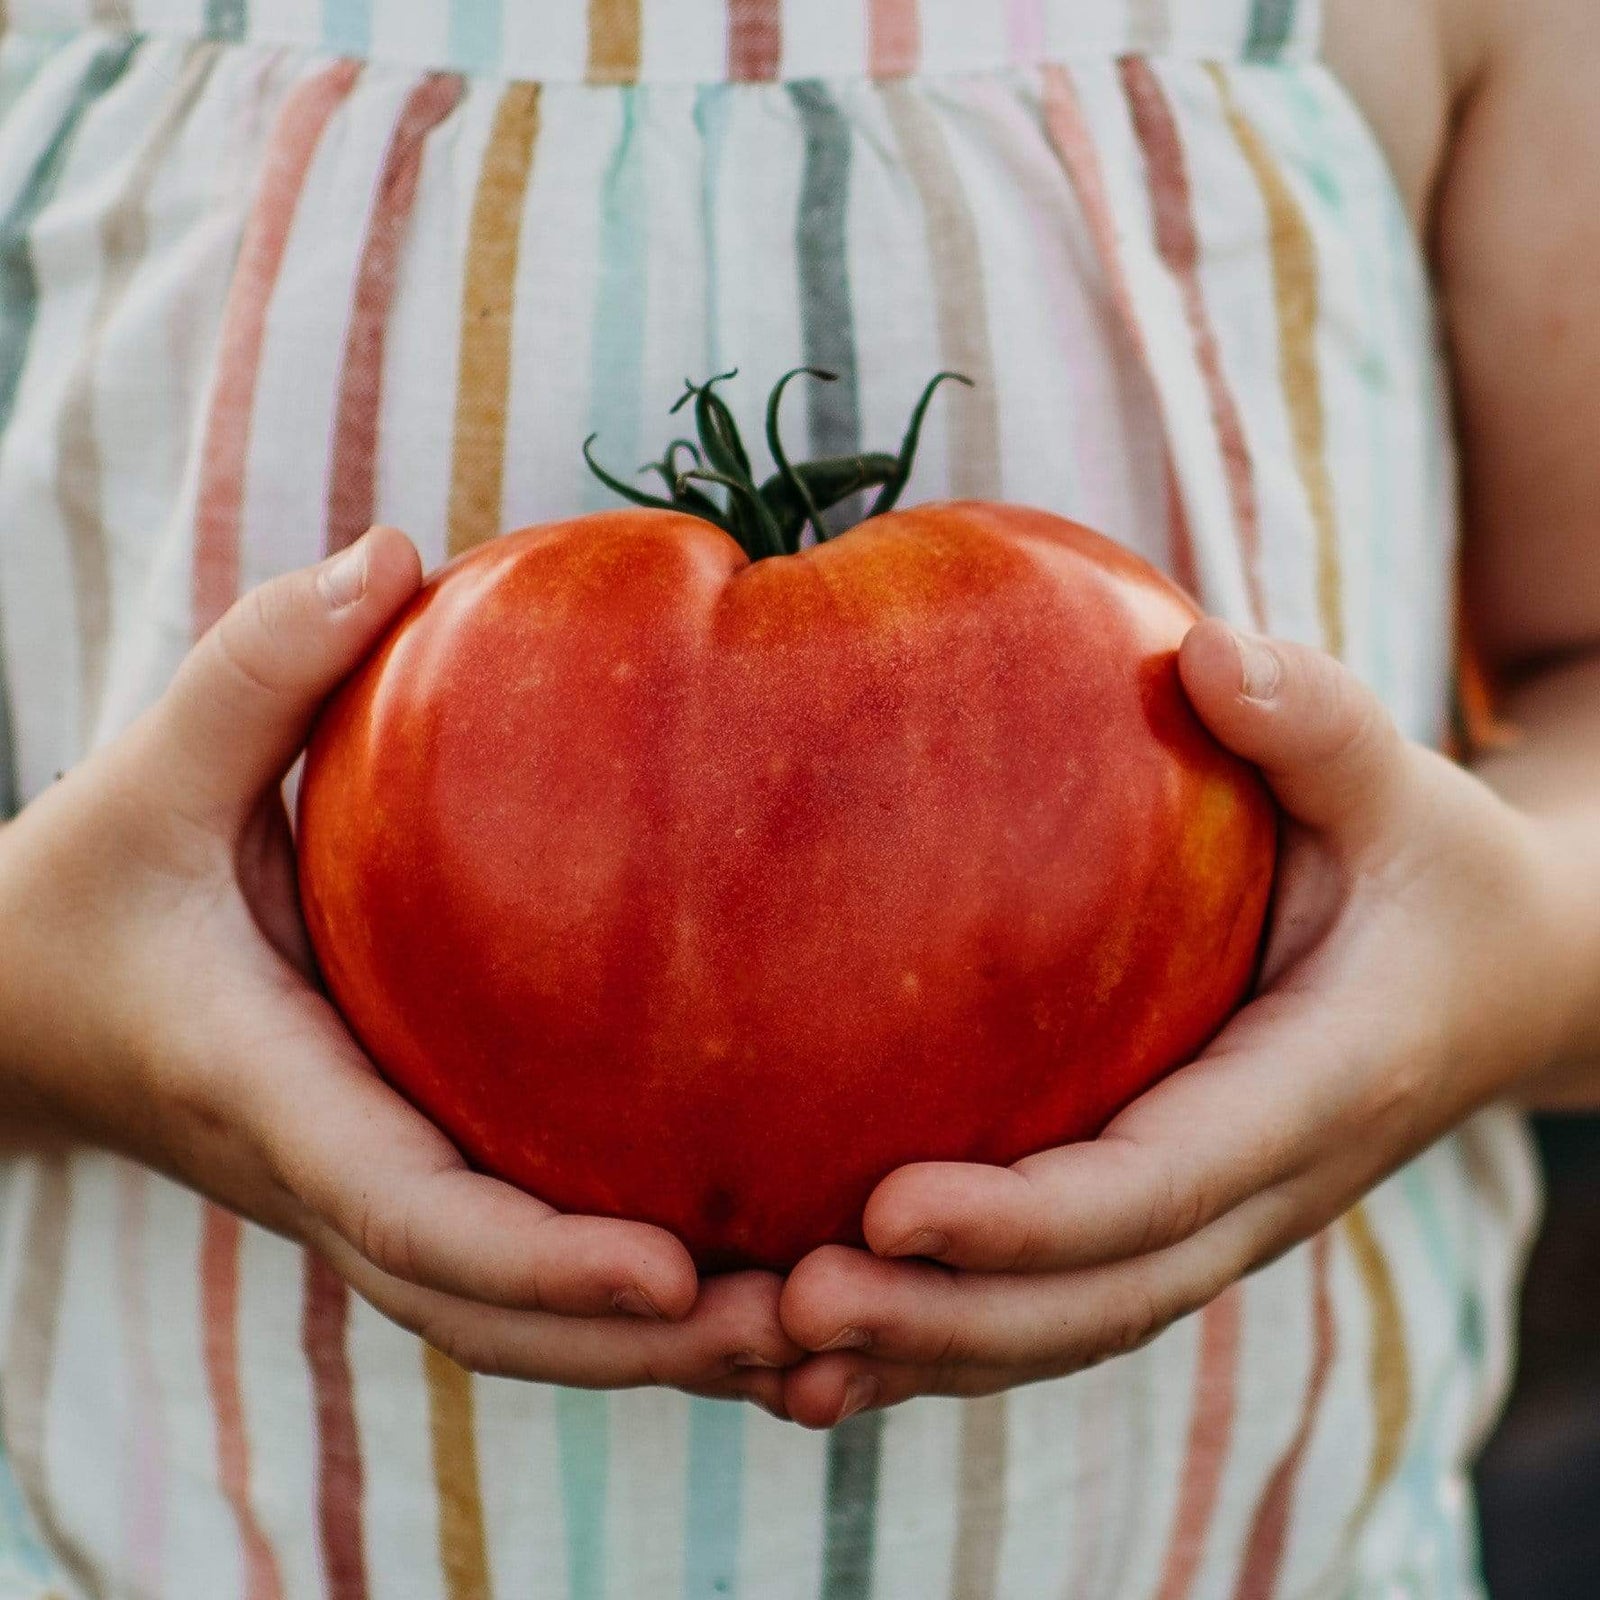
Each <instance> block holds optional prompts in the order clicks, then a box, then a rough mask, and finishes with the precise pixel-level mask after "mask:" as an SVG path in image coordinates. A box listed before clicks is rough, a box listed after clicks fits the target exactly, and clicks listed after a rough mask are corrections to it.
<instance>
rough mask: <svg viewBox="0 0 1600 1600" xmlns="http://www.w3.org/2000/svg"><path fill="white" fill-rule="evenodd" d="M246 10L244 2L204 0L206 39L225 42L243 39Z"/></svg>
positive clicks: (239, 0) (242, 0)
mask: <svg viewBox="0 0 1600 1600" xmlns="http://www.w3.org/2000/svg"><path fill="white" fill-rule="evenodd" d="M248 10H249V7H248V5H247V4H246V0H206V20H205V30H206V37H207V38H210V39H227V40H234V39H242V38H244V25H245V17H246V14H247V12H248Z"/></svg>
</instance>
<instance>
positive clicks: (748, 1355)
mask: <svg viewBox="0 0 1600 1600" xmlns="http://www.w3.org/2000/svg"><path fill="white" fill-rule="evenodd" d="M733 1364H734V1366H736V1367H765V1368H766V1369H767V1370H768V1371H771V1370H772V1369H774V1368H775V1367H778V1366H780V1365H781V1363H780V1362H777V1361H768V1360H767V1358H766V1357H765V1356H764V1355H762V1354H761V1352H760V1351H759V1350H741V1351H740V1352H739V1353H738V1354H737V1355H736V1356H735V1357H734V1358H733Z"/></svg>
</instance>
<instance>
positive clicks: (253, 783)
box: [154, 528, 422, 821]
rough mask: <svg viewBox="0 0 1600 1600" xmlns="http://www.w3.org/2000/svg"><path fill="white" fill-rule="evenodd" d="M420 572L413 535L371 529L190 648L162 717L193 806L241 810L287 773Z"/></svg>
mask: <svg viewBox="0 0 1600 1600" xmlns="http://www.w3.org/2000/svg"><path fill="white" fill-rule="evenodd" d="M421 581H422V569H421V563H420V561H419V559H418V557H417V552H416V550H415V548H414V547H413V546H412V544H411V541H410V540H409V539H407V538H406V537H405V535H404V534H402V533H399V532H397V531H396V530H395V529H393V528H374V529H373V530H372V531H371V532H369V533H367V534H366V535H365V536H364V537H362V538H361V539H359V540H357V541H356V543H355V544H353V545H351V546H350V548H349V549H347V550H343V551H341V552H340V553H339V554H338V555H336V556H332V557H330V558H329V559H328V560H327V561H324V562H323V563H321V565H319V566H315V567H306V568H304V569H302V570H301V571H298V572H291V573H288V574H287V575H286V576H284V577H281V578H275V579H273V580H272V581H271V582H270V583H264V584H262V585H261V586H260V587H259V588H257V589H252V590H251V591H250V592H249V593H248V594H247V595H245V596H244V597H243V598H242V599H241V600H239V601H238V602H237V604H235V605H234V606H233V607H232V609H231V610H229V611H228V613H227V614H226V615H225V616H224V617H223V618H222V620H221V621H220V622H218V623H217V624H216V625H215V626H214V627H213V628H212V629H211V630H210V631H209V632H208V633H207V634H206V635H205V637H204V638H203V639H201V641H200V642H199V643H198V644H197V645H196V646H195V647H194V649H193V650H192V651H191V652H190V653H189V655H188V657H187V658H186V659H185V661H184V662H183V665H182V666H181V667H180V668H179V669H178V673H177V675H176V677H175V678H174V679H173V682H172V685H171V687H170V688H169V689H168V691H167V693H166V695H165V696H164V697H163V699H162V701H161V702H160V705H159V707H158V709H157V712H156V714H155V717H154V727H155V728H156V730H157V731H158V736H159V737H160V738H161V739H162V740H163V748H164V752H165V754H166V755H167V756H168V758H169V765H170V766H171V767H173V768H175V769H176V772H177V776H178V778H179V779H180V781H182V782H183V784H184V786H185V795H186V798H187V801H188V804H189V806H190V807H191V809H192V808H194V807H196V806H199V807H202V808H205V809H207V810H210V811H214V812H219V813H220V814H222V815H223V816H224V817H225V818H226V819H227V820H229V821H233V820H238V819H240V818H242V816H243V815H244V814H245V813H247V812H248V811H249V810H250V808H251V807H252V806H253V805H254V803H255V800H256V798H257V796H259V795H260V794H261V793H262V792H263V791H264V790H266V789H267V788H269V787H271V786H273V785H275V784H276V783H278V782H279V780H280V779H281V778H282V777H283V774H284V772H285V771H286V770H287V769H288V767H289V765H290V763H291V762H292V761H293V760H294V758H295V756H296V754H298V752H299V750H300V747H301V746H302V745H303V744H304V743H305V740H306V736H307V734H308V732H309V731H310V727H311V723H312V720H313V719H314V718H315V716H316V713H317V710H318V708H319V707H320V706H321V704H322V702H323V701H324V700H325V699H326V698H327V696H328V695H329V694H330V693H332V691H333V690H334V689H335V688H336V687H337V686H338V685H339V683H340V682H341V681H342V680H343V679H344V678H346V677H347V676H348V675H349V674H350V673H351V672H352V671H353V670H354V669H355V668H356V666H357V665H359V663H360V662H361V660H362V658H363V657H364V656H365V655H366V654H367V652H368V651H369V650H371V648H372V646H373V645H374V643H376V641H377V639H378V637H379V635H380V633H381V632H382V630H383V628H384V626H385V624H387V623H388V622H389V621H391V620H392V618H393V617H394V616H395V614H396V613H397V612H398V611H399V609H400V607H401V606H402V605H404V604H405V602H406V601H407V600H409V599H410V598H411V596H412V595H413V594H414V593H415V592H416V590H417V586H418V584H419V583H420V582H421Z"/></svg>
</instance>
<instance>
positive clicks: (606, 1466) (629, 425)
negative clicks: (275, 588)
mask: <svg viewBox="0 0 1600 1600" xmlns="http://www.w3.org/2000/svg"><path fill="white" fill-rule="evenodd" d="M641 93H642V91H640V90H637V89H632V88H628V89H624V90H622V91H621V95H622V131H621V134H620V136H619V138H618V141H617V147H616V150H615V151H614V152H613V154H612V157H611V161H610V163H609V165H608V166H607V168H606V175H605V181H604V189H603V193H602V195H601V202H600V204H601V218H600V268H599V278H598V282H597V286H596V290H595V305H594V320H593V322H592V324H591V328H590V351H589V366H590V404H589V427H590V429H591V430H592V431H593V432H595V433H598V434H599V435H600V448H601V450H602V451H603V453H604V454H605V455H606V457H607V458H608V459H610V460H615V461H620V462H628V461H637V460H639V459H640V455H639V450H640V443H639V441H640V435H641V431H642V428H641V416H640V412H641V406H642V404H643V396H642V393H641V390H642V387H643V378H644V353H643V350H642V348H641V335H640V330H641V329H642V328H643V327H644V319H645V313H646V309H647V304H648V301H647V294H646V278H645V266H646V260H645V249H646V238H645V233H644V219H645V217H646V215H647V207H648V203H649V195H648V193H647V192H646V189H645V168H644V153H643V149H642V143H643V141H642V140H641V139H640V138H639V137H638V117H639V110H640V101H639V96H640V94H641ZM585 481H586V485H587V486H586V488H585V490H584V493H585V495H586V496H587V497H588V501H587V503H588V507H589V509H590V510H602V509H609V508H610V506H611V505H612V496H611V494H610V492H609V491H608V490H606V489H605V488H604V487H603V486H602V485H600V484H597V483H596V482H594V481H593V480H592V479H590V478H589V477H588V475H587V474H585ZM610 1425H611V1403H610V1399H609V1397H608V1396H606V1395H605V1394H593V1393H590V1392H589V1391H587V1390H582V1389H560V1390H558V1391H557V1392H556V1432H557V1435H558V1442H559V1453H560V1461H561V1503H562V1515H563V1519H564V1522H565V1526H566V1535H567V1594H568V1597H569V1600H602V1597H603V1596H604V1594H605V1588H606V1543H607V1539H606V1485H607V1480H608V1478H609V1476H610V1463H609V1434H610Z"/></svg>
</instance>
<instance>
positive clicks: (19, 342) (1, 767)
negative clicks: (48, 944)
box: [0, 39, 137, 817]
mask: <svg viewBox="0 0 1600 1600" xmlns="http://www.w3.org/2000/svg"><path fill="white" fill-rule="evenodd" d="M136 47H137V45H136V41H134V40H132V39H118V40H116V41H114V42H111V43H108V44H104V45H102V46H101V47H100V48H99V49H98V50H96V51H95V53H94V56H93V58H92V59H91V60H90V62H89V65H88V68H87V69H86V70H85V72H84V75H83V78H82V80H81V81H80V83H79V84H78V87H77V90H76V92H75V93H74V94H73V97H72V100H71V102H70V103H69V104H68V106H67V108H66V110H65V112H63V114H62V118H61V121H60V123H59V125H58V126H57V128H56V131H55V133H54V134H53V135H52V136H51V139H50V142H49V143H48V144H47V145H45V147H44V149H43V150H42V151H41V152H40V153H39V156H38V158H37V159H36V160H35V161H34V164H33V168H32V170H31V171H30V172H29V173H28V177H27V180H26V182H24V184H23V185H22V190H21V192H20V193H19V194H18V195H17V198H16V199H15V201H13V202H12V206H11V209H10V211H9V212H7V214H6V215H5V217H4V218H3V219H0V442H3V440H4V436H5V432H6V429H7V428H8V427H9V426H10V423H11V413H12V410H13V408H14V407H15V405H16V403H17V390H18V388H19V387H20V386H21V383H22V373H23V369H24V367H25V366H26V365H27V360H28V346H29V344H30V343H31V342H32V339H33V325H34V320H35V318H36V317H37V316H38V313H39V280H38V278H37V276H36V275H35V273H34V270H33V255H32V252H31V251H30V249H29V247H28V235H29V234H30V233H31V231H32V229H33V225H34V223H35V221H36V220H37V219H38V216H39V213H40V212H41V211H43V210H44V208H45V206H46V205H48V204H49V202H50V197H51V196H52V195H53V194H54V193H55V191H56V185H57V184H58V183H59V182H60V180H61V171H62V168H63V167H64V166H65V165H66V160H67V154H68V152H69V151H70V149H71V148H72V141H73V139H74V138H75V137H76V135H77V132H78V128H79V126H80V125H81V124H82V122H83V118H84V114H85V113H86V112H87V111H88V109H89V107H90V106H92V105H93V104H94V103H95V101H96V100H98V99H99V98H100V96H101V95H103V94H104V93H105V92H106V91H107V90H108V89H110V88H111V86H112V85H113V84H114V83H115V82H116V81H117V80H118V79H119V78H120V77H121V76H122V74H123V73H124V72H125V71H126V70H127V67H128V63H129V62H130V61H131V60H132V59H133V53H134V50H135V49H136ZM4 663H5V639H4V635H3V633H0V817H9V816H13V815H15V813H16V810H17V805H18V794H17V775H16V760H15V746H14V743H13V740H12V733H11V729H12V720H11V704H10V690H9V688H7V687H6V685H5V683H4V676H5V674H4Z"/></svg>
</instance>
